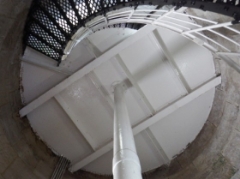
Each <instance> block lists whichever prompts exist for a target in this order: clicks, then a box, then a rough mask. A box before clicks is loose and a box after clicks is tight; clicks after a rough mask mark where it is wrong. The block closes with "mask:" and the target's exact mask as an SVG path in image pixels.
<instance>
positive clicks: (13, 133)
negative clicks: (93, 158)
mask: <svg viewBox="0 0 240 179" xmlns="http://www.w3.org/2000/svg"><path fill="white" fill-rule="evenodd" d="M29 5H30V0H0V179H49V178H50V176H51V174H52V171H53V169H54V166H55V164H56V161H57V158H56V157H55V156H54V155H53V154H52V153H51V152H50V151H49V150H48V149H47V147H46V146H45V145H44V144H43V143H42V142H41V141H39V140H38V139H37V137H36V136H35V135H34V133H33V132H32V130H31V128H30V126H29V124H28V122H27V120H26V119H25V120H24V119H20V118H19V115H18V111H19V109H20V108H21V99H20V94H19V88H20V85H19V84H20V77H19V74H20V60H19V57H20V56H21V53H22V42H21V38H22V29H23V26H24V22H25V18H26V15H27V12H28V8H29ZM233 38H235V39H237V40H239V37H235V36H233ZM239 42H240V40H239ZM235 61H236V62H237V63H238V64H239V65H240V59H235ZM216 64H217V67H218V71H219V72H221V75H222V85H221V86H219V87H218V88H217V89H216V96H215V100H214V105H213V109H212V111H211V114H210V116H209V119H208V121H207V122H206V124H205V126H204V128H203V129H202V131H201V133H200V134H199V135H198V137H197V138H196V140H195V141H194V142H193V143H192V144H190V145H189V146H188V148H187V150H186V151H184V152H183V153H182V154H181V155H179V156H178V157H177V158H176V159H175V160H174V161H172V163H171V164H170V166H169V167H167V166H163V167H160V168H158V169H156V170H154V171H152V172H149V173H147V174H144V178H146V179H163V178H164V179H189V178H191V179H215V178H216V179H239V178H240V171H239V168H240V112H239V104H240V75H239V74H238V73H237V72H235V71H234V70H233V69H232V68H230V67H228V66H227V65H226V64H225V62H223V61H221V60H220V61H216ZM77 178H83V179H104V178H108V179H110V178H112V177H111V176H108V177H104V176H97V175H94V174H90V173H87V172H84V171H79V172H77V173H75V174H74V175H72V174H70V173H68V172H67V173H66V174H65V176H64V179H77Z"/></svg>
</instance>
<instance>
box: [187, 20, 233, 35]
mask: <svg viewBox="0 0 240 179" xmlns="http://www.w3.org/2000/svg"><path fill="white" fill-rule="evenodd" d="M230 25H232V22H225V23H221V24H215V25H209V26H206V27H201V28H197V29H193V30H189V31H185V32H183V33H182V34H183V35H186V34H189V33H193V32H200V31H203V30H210V29H216V28H220V27H226V26H230Z"/></svg>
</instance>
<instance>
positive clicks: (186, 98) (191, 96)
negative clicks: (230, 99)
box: [69, 76, 221, 172]
mask: <svg viewBox="0 0 240 179" xmlns="http://www.w3.org/2000/svg"><path fill="white" fill-rule="evenodd" d="M220 83H221V77H220V76H219V77H215V78H213V79H212V80H210V81H208V82H207V83H205V84H203V85H202V86H200V87H199V88H197V89H195V90H194V91H192V92H191V93H189V94H188V95H187V96H184V97H182V98H180V99H179V100H177V101H175V102H174V103H172V104H169V105H168V106H166V107H165V108H163V109H162V110H160V111H159V112H158V113H157V114H155V115H154V116H152V117H150V118H148V119H146V120H144V121H143V122H142V123H140V124H138V125H137V126H135V127H133V134H134V135H136V134H138V133H140V132H142V131H143V130H145V129H147V128H148V127H149V126H152V125H154V124H155V123H157V122H158V121H160V120H161V119H163V118H165V117H166V116H168V115H169V114H171V113H173V112H175V111H177V110H178V109H179V108H181V107H183V106H184V105H186V104H188V103H189V102H191V101H193V100H194V99H196V98H198V97H199V96H201V95H202V94H204V93H206V92H207V91H209V90H211V89H212V88H214V87H216V86H217V85H219V84H220ZM112 148H113V141H111V142H109V143H108V144H106V145H105V146H103V147H101V148H100V149H98V150H97V151H95V152H94V153H92V154H91V155H89V156H87V157H86V158H84V159H83V160H81V161H79V162H77V163H75V164H73V165H72V166H71V167H70V168H69V170H70V171H71V172H75V171H77V170H79V169H81V168H82V167H84V166H86V165H88V164H89V163H91V162H93V161H94V160H96V159H97V158H99V157H100V156H102V155H103V154H105V153H107V152H109V151H110V150H112Z"/></svg>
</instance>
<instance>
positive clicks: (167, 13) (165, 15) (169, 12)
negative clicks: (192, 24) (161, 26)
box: [153, 6, 176, 24]
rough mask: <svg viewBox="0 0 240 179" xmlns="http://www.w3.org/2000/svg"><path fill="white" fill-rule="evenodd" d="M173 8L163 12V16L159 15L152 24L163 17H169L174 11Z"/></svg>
mask: <svg viewBox="0 0 240 179" xmlns="http://www.w3.org/2000/svg"><path fill="white" fill-rule="evenodd" d="M175 8H176V7H175V6H174V7H173V8H172V9H170V10H169V11H168V12H165V13H164V14H163V15H161V16H160V17H159V18H157V19H156V20H155V21H153V24H155V23H156V22H158V21H159V20H161V19H163V18H164V17H167V16H168V15H170V14H171V13H172V12H174V11H175Z"/></svg>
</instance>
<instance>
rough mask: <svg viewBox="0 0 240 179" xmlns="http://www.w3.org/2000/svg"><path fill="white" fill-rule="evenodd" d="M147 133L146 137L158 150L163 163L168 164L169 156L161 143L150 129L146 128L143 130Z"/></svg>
mask: <svg viewBox="0 0 240 179" xmlns="http://www.w3.org/2000/svg"><path fill="white" fill-rule="evenodd" d="M144 132H145V133H146V135H147V137H148V138H149V140H150V141H151V143H152V145H153V146H154V147H155V149H156V150H157V151H158V153H159V155H160V156H161V159H162V160H163V161H164V164H168V163H170V160H171V159H170V158H168V156H167V154H166V152H165V151H164V150H163V148H162V146H161V144H160V143H159V141H158V140H157V139H156V137H155V136H154V134H153V133H152V131H151V129H149V128H147V129H146V130H145V131H144Z"/></svg>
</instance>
